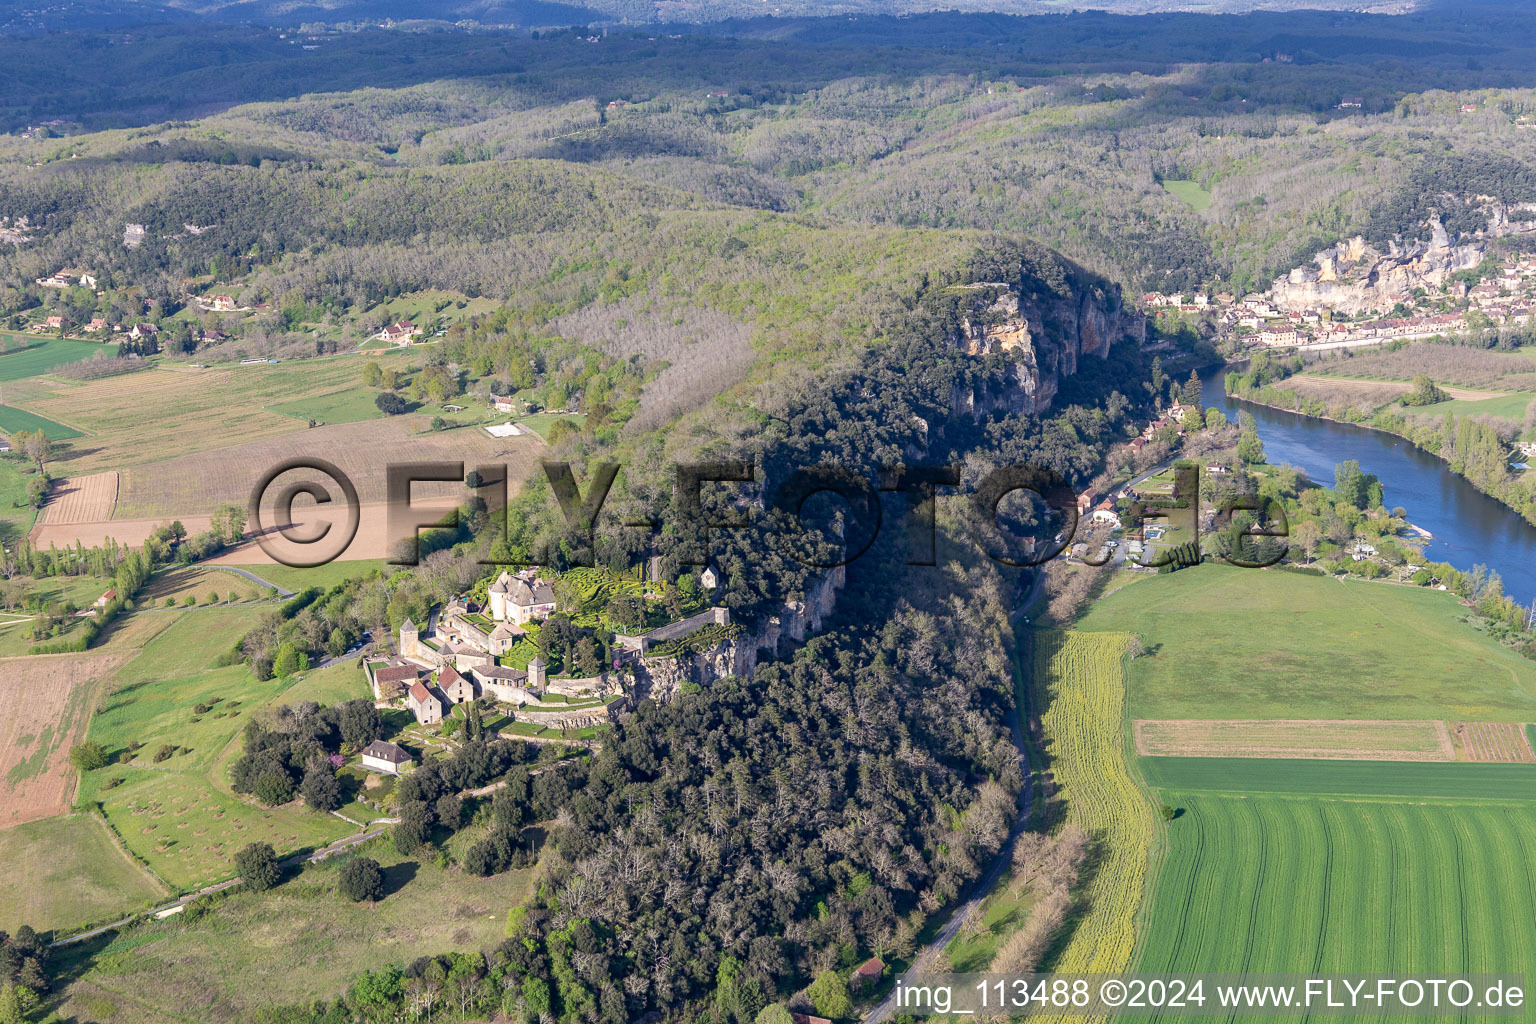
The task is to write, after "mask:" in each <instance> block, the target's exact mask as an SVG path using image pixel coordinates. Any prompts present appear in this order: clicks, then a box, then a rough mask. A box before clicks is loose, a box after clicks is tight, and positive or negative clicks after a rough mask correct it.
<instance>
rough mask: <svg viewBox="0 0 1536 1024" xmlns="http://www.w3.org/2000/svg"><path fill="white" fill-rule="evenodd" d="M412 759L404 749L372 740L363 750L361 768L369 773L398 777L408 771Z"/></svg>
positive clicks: (382, 741)
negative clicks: (381, 773)
mask: <svg viewBox="0 0 1536 1024" xmlns="http://www.w3.org/2000/svg"><path fill="white" fill-rule="evenodd" d="M413 760H414V759H413V758H412V757H411V755H410V754H409V753H407V752H406V750H405V748H404V747H401V746H398V745H396V744H394V743H386V742H385V741H384V740H374V741H373V742H372V743H370V744H368V746H367V747H366V748H365V749H364V750H363V753H362V764H363V767H364V768H366V769H368V770H369V771H371V772H383V773H385V774H387V775H399V774H400V773H401V772H404V771H407V770H409V769H410V767H411V764H412V763H413Z"/></svg>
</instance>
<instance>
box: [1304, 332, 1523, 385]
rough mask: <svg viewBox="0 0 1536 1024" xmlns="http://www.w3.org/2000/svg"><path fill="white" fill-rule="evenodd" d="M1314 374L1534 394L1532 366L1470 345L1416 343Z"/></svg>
mask: <svg viewBox="0 0 1536 1024" xmlns="http://www.w3.org/2000/svg"><path fill="white" fill-rule="evenodd" d="M1311 365H1312V370H1313V372H1314V373H1327V374H1331V375H1332V374H1336V375H1339V376H1345V377H1355V378H1366V379H1372V380H1385V381H1407V380H1412V379H1413V377H1414V375H1416V374H1420V373H1422V374H1425V375H1427V376H1428V377H1429V378H1430V379H1431V380H1433V381H1434V382H1435V383H1436V384H1438V385H1440V386H1441V387H1444V386H1445V385H1446V384H1456V385H1459V386H1460V387H1464V388H1488V389H1502V390H1507V391H1528V390H1532V382H1533V381H1532V374H1531V360H1530V359H1529V358H1528V357H1526V356H1525V355H1523V354H1519V353H1514V352H1491V351H1488V350H1487V349H1480V348H1472V347H1470V346H1468V345H1436V344H1433V343H1432V342H1427V341H1420V342H1415V343H1414V344H1412V345H1409V346H1407V347H1405V348H1400V349H1395V350H1393V351H1390V352H1389V351H1384V350H1382V349H1356V350H1354V351H1352V352H1350V351H1346V352H1343V353H1329V354H1328V355H1326V356H1324V357H1323V358H1322V359H1320V360H1318V361H1317V362H1314V363H1312V364H1311Z"/></svg>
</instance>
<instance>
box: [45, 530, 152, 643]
mask: <svg viewBox="0 0 1536 1024" xmlns="http://www.w3.org/2000/svg"><path fill="white" fill-rule="evenodd" d="M154 571H155V561H154V558H153V557H152V556H151V555H150V554H149V552H148V551H147V550H146V549H144V548H139V549H136V550H130V551H128V552H127V554H126V555H124V557H123V558H122V560H121V561H120V562H119V563H118V565H117V569H116V570H115V571H114V573H113V575H112V589H113V591H114V593H113V595H112V597H111V599H110V600H108V601H107V602H106V604H105V605H103V606H101V607H99V608H97V609H96V612H95V614H93V615H91V616H89V617H87V618H86V619H85V623H84V625H82V626H80V627H79V628H78V629H77V630H75V631H74V635H73V636H71V637H70V639H68V640H60V641H57V642H54V643H43V644H34V645H33V646H32V647H30V648H28V649H27V653H28V654H64V653H74V652H79V651H84V650H88V649H89V648H90V646H91V644H93V643H95V642H96V638H97V637H98V636H100V635H101V631H102V630H104V629H106V628H107V625H108V624H109V623H111V622H112V620H113V619H115V618H117V617H118V616H119V615H121V614H122V613H123V611H124V610H126V609H128V608H130V607H132V605H133V602H134V599H135V598H136V597H137V596H138V593H139V591H140V590H141V589H143V587H144V584H146V583H148V582H149V577H150V576H151V575H152V574H153V573H154Z"/></svg>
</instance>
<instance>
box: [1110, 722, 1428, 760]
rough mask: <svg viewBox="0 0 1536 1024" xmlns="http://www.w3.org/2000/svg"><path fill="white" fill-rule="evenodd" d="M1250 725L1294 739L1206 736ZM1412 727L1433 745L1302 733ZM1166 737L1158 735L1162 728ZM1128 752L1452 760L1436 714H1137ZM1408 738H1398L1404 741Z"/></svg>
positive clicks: (1260, 757) (1267, 757)
mask: <svg viewBox="0 0 1536 1024" xmlns="http://www.w3.org/2000/svg"><path fill="white" fill-rule="evenodd" d="M1248 726H1251V727H1256V728H1255V731H1256V732H1262V731H1263V730H1264V729H1265V728H1266V727H1267V728H1269V729H1272V730H1276V732H1277V733H1281V734H1283V732H1284V731H1285V730H1287V729H1294V730H1298V731H1299V735H1298V738H1297V740H1296V742H1295V743H1294V744H1290V743H1288V742H1287V741H1286V739H1285V737H1284V736H1283V735H1274V736H1270V737H1262V736H1261V737H1256V738H1253V739H1249V740H1245V739H1243V738H1242V737H1240V736H1233V737H1231V738H1222V737H1217V736H1214V735H1211V733H1214V732H1215V731H1217V730H1220V729H1223V728H1225V729H1227V730H1229V731H1231V732H1234V733H1240V732H1241V731H1242V730H1243V728H1244V727H1248ZM1373 728H1375V729H1394V728H1396V729H1417V730H1418V731H1420V732H1421V733H1422V734H1423V736H1422V737H1421V738H1423V739H1429V738H1430V737H1431V736H1432V737H1433V739H1434V741H1435V744H1436V747H1437V749H1436V750H1433V751H1431V750H1412V749H1407V748H1401V747H1398V748H1387V747H1381V748H1377V747H1360V746H1350V745H1349V742H1348V741H1349V740H1351V739H1357V738H1368V737H1348V736H1346V737H1343V739H1344V740H1345V742H1341V743H1339V744H1337V745H1333V746H1308V745H1307V742H1308V740H1307V737H1308V736H1310V735H1313V734H1316V733H1324V732H1328V731H1330V730H1332V731H1336V732H1345V733H1349V732H1355V731H1359V732H1362V733H1368V732H1369V730H1371V729H1373ZM1181 729H1183V730H1190V731H1192V732H1194V733H1197V734H1198V733H1205V735H1193V736H1189V737H1186V738H1184V739H1183V740H1182V741H1180V739H1179V737H1178V736H1177V735H1176V734H1177V733H1178V732H1179V731H1180V730H1181ZM1165 731H1166V732H1169V733H1173V734H1175V735H1172V736H1158V735H1156V734H1158V733H1163V732H1165ZM1131 736H1132V741H1133V745H1134V751H1133V753H1134V755H1135V756H1137V757H1210V758H1225V757H1236V758H1249V759H1256V760H1271V759H1281V760H1285V759H1298V760H1306V761H1421V762H1432V763H1440V762H1450V761H1455V760H1456V748H1455V745H1454V744H1453V742H1452V740H1451V733H1450V730H1449V729H1447V728H1446V724H1445V722H1444V721H1443V720H1441V719H1433V718H1422V719H1409V718H1404V719H1364V718H1362V719H1353V718H1138V719H1135V720H1133V721H1132V722H1131ZM1411 738H1412V737H1407V736H1404V737H1401V740H1402V741H1403V742H1407V741H1409V740H1410V739H1411Z"/></svg>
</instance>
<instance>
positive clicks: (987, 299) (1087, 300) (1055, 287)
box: [949, 257, 1146, 415]
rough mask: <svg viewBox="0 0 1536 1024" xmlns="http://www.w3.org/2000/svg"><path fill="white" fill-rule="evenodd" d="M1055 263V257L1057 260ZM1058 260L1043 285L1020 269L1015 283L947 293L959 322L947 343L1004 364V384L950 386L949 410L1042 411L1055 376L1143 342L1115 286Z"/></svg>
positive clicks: (1051, 394)
mask: <svg viewBox="0 0 1536 1024" xmlns="http://www.w3.org/2000/svg"><path fill="white" fill-rule="evenodd" d="M1058 259H1059V257H1058ZM1067 266H1068V265H1066V264H1065V261H1062V265H1061V266H1060V267H1054V268H1052V269H1054V270H1056V271H1057V273H1055V274H1053V275H1052V276H1051V278H1050V283H1049V284H1047V283H1046V281H1045V280H1042V279H1041V278H1040V277H1039V276H1037V275H1035V274H1034V273H1032V272H1030V271H1029V270H1028V269H1021V271H1020V276H1019V278H1018V279H1017V280H1015V281H1011V282H1010V281H984V282H978V283H975V284H967V285H960V286H958V287H956V288H954V289H951V291H952V292H953V293H954V294H956V295H957V296H959V297H960V301H961V317H960V323H959V326H958V328H956V330H955V331H954V332H953V333H952V334H951V335H950V338H949V343H950V345H952V346H953V347H955V348H958V349H959V350H960V351H962V352H964V353H965V354H966V355H969V356H975V357H977V358H989V357H993V356H996V357H1000V358H1001V359H1003V360H1004V361H1005V363H1006V364H1007V366H1006V369H1005V373H1006V387H1005V388H1004V389H1003V390H1002V391H1001V392H1000V393H992V392H990V391H989V392H988V393H986V394H982V393H979V392H978V389H976V388H973V387H967V386H964V385H957V386H956V387H955V389H954V391H953V392H952V393H951V395H950V408H951V411H953V412H955V413H957V414H969V415H977V414H981V413H987V412H1011V413H1022V414H1026V415H1038V414H1041V413H1043V412H1045V411H1046V410H1047V409H1049V408H1050V405H1051V400H1052V399H1053V398H1055V397H1056V392H1057V390H1058V389H1059V387H1060V384H1061V378H1062V377H1064V376H1069V375H1071V374H1074V373H1076V372H1077V370H1078V366H1079V364H1080V361H1081V360H1082V359H1083V358H1085V357H1093V358H1099V359H1102V358H1104V357H1105V356H1107V355H1108V354H1109V349H1110V346H1111V345H1112V344H1114V342H1115V341H1117V340H1118V339H1120V338H1122V337H1126V336H1130V337H1133V338H1138V339H1140V338H1144V337H1145V330H1146V328H1145V323H1144V322H1143V321H1142V320H1141V319H1140V317H1139V316H1138V315H1136V314H1135V313H1134V312H1132V311H1129V310H1127V309H1125V307H1124V306H1123V305H1122V303H1121V301H1120V293H1119V289H1118V288H1117V287H1115V286H1113V285H1110V284H1108V283H1107V282H1104V281H1099V280H1094V279H1091V278H1089V277H1088V276H1087V274H1086V273H1085V272H1083V271H1081V270H1080V269H1079V268H1075V267H1070V268H1068V269H1066V270H1065V272H1063V268H1067Z"/></svg>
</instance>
